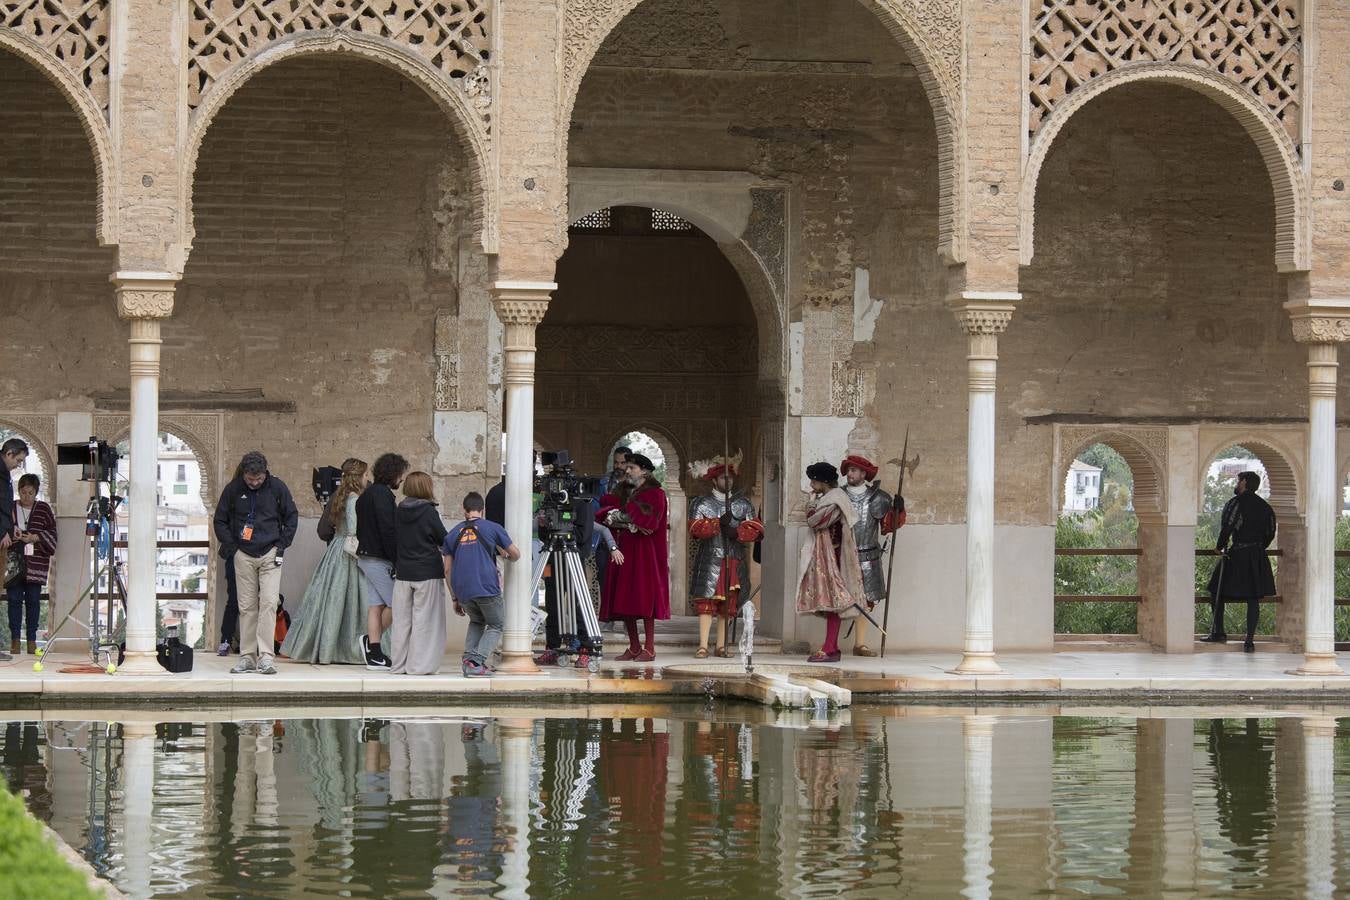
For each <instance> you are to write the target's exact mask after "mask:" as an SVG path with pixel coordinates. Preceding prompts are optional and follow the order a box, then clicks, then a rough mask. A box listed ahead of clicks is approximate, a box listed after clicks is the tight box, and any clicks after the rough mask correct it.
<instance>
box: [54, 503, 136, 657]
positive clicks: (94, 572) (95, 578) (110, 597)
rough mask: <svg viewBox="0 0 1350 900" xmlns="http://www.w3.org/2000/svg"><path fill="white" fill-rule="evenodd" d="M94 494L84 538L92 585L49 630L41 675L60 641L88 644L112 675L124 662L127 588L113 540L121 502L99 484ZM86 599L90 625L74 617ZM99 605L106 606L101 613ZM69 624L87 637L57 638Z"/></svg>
mask: <svg viewBox="0 0 1350 900" xmlns="http://www.w3.org/2000/svg"><path fill="white" fill-rule="evenodd" d="M91 491H92V496H91V497H90V498H89V508H88V510H87V513H86V525H85V534H86V535H88V537H89V545H90V546H89V550H90V552H89V560H90V580H89V584H88V585H87V586H86V587H85V588H84V590H83V591H81V592H80V596H78V597H76V598H75V602H74V603H72V604H71V606H70V609H69V610H68V611H67V612H66V614H65V615H64V616H63V617H62V618H61V621H60V622H58V623H57V624H56V626H55V627H50V628H48V629H47V634H48V635H50V637H48V639H47V643H46V645H44V646H43V648H42V652H41V653H39V654H38V657H37V660H36V661H35V662H34V663H33V669H34V670H35V671H38V672H40V671H42V662H43V660H45V659H46V658H47V653H48V652H49V651H50V650H51V649H52V646H53V645H54V644H56V643H57V642H58V641H84V640H87V641H88V642H89V656H90V658H91V659H93V661H94V662H95V663H96V664H98V665H99V666H101V667H104V668H105V669H106V671H107V672H108V673H109V674H112V673H113V672H115V671H117V664H118V662H120V661H121V660H120V657H121V648H120V646H119V643H120V642H119V641H118V632H119V631H120V630H121V629H123V628H125V627H126V618H127V588H126V585H125V584H124V583H123V581H122V574H121V572H119V571H118V569H117V554H116V552H115V550H114V538H115V537H116V534H117V508H118V506H119V505H120V504H121V501H122V498H121V497H119V496H118V495H117V494H114V493H112V492H111V489H110V491H109V495H108V496H104V495H103V492H102V491H101V490H100V483H99V482H97V481H95V482H93V483H92V485H91ZM105 579H106V580H105ZM86 598H88V600H89V621H88V622H81V621H80V620H79V619H78V618H76V617H75V612H76V610H78V609H79V608H80V603H81V602H83V601H84V600H85V599H86ZM100 603H102V604H103V608H102V609H100ZM70 621H74V622H75V623H76V624H77V625H83V626H84V627H85V629H86V631H87V632H88V637H87V638H83V637H78V636H76V637H57V633H58V632H60V630H61V629H62V627H64V626H65V624H66V622H70Z"/></svg>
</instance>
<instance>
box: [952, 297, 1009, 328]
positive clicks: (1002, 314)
mask: <svg viewBox="0 0 1350 900" xmlns="http://www.w3.org/2000/svg"><path fill="white" fill-rule="evenodd" d="M1021 299H1022V295H1021V294H1019V293H1017V292H1016V291H962V292H961V293H959V294H953V295H952V296H950V297H948V298H947V308H948V309H950V310H951V311H952V314H953V315H955V316H956V321H957V324H959V325H960V326H961V328H962V329H963V330H964V331H965V332H966V334H969V335H999V334H1002V333H1003V332H1005V331H1007V330H1008V323H1009V322H1011V321H1012V314H1013V311H1014V310H1015V309H1016V308H1017V302H1018V301H1019V300H1021Z"/></svg>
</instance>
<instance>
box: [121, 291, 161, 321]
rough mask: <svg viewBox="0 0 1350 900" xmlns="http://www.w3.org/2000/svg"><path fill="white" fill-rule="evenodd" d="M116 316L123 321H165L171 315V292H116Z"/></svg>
mask: <svg viewBox="0 0 1350 900" xmlns="http://www.w3.org/2000/svg"><path fill="white" fill-rule="evenodd" d="M117 315H118V316H119V317H121V318H123V319H167V318H168V317H169V316H171V315H173V290H172V289H169V290H122V291H118V292H117Z"/></svg>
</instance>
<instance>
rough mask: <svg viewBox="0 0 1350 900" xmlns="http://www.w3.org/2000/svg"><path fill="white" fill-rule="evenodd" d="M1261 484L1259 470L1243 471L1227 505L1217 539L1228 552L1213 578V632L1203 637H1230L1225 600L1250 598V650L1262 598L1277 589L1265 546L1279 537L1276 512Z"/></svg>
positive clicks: (1219, 546)
mask: <svg viewBox="0 0 1350 900" xmlns="http://www.w3.org/2000/svg"><path fill="white" fill-rule="evenodd" d="M1260 486H1261V476H1260V475H1258V474H1256V473H1255V472H1241V473H1239V474H1238V477H1237V483H1236V484H1234V485H1233V499H1232V500H1229V501H1228V502H1227V503H1226V504H1224V507H1223V513H1222V514H1221V516H1220V518H1219V539H1218V541H1216V542H1215V544H1214V549H1215V550H1218V551H1219V552H1221V553H1223V556H1222V557H1221V558H1220V559H1219V564H1218V565H1217V566H1215V567H1214V574H1213V575H1211V576H1210V579H1209V595H1210V598H1211V602H1212V609H1213V616H1214V618H1213V622H1212V624H1211V625H1210V628H1209V636H1208V637H1203V638H1201V640H1202V641H1204V642H1206V643H1209V644H1222V643H1223V642H1224V641H1226V640H1228V635H1227V634H1226V633H1225V632H1224V625H1223V601H1224V600H1246V601H1247V640H1246V642H1245V643H1244V644H1243V645H1242V649H1243V650H1244V651H1246V652H1247V653H1251V652H1253V651H1254V650H1255V649H1256V644H1255V642H1254V641H1253V638H1254V637H1255V636H1256V620H1257V617H1258V615H1259V614H1260V611H1261V606H1260V603H1261V598H1263V597H1270V596H1273V595H1274V593H1275V573H1274V572H1273V571H1272V570H1271V567H1270V557H1269V556H1268V555H1267V554H1266V548H1268V547H1269V546H1270V545H1271V542H1272V541H1274V540H1275V511H1274V510H1272V509H1271V508H1270V504H1269V503H1267V502H1266V501H1265V500H1262V499H1261V498H1260V497H1258V496H1256V489H1257V488H1258V487H1260Z"/></svg>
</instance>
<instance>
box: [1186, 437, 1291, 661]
mask: <svg viewBox="0 0 1350 900" xmlns="http://www.w3.org/2000/svg"><path fill="white" fill-rule="evenodd" d="M1223 444H1224V446H1222V447H1220V448H1218V449H1217V450H1211V452H1209V453H1207V454H1206V455H1205V457H1204V458H1203V460H1202V462H1203V471H1202V478H1201V481H1200V498H1199V506H1198V508H1197V516H1196V529H1195V547H1196V555H1197V559H1196V566H1195V587H1196V600H1197V602H1196V608H1195V630H1196V634H1198V635H1200V634H1207V633H1208V632H1209V629H1210V624H1211V622H1212V610H1211V606H1210V604H1209V603H1208V602H1202V601H1207V600H1208V597H1209V593H1208V584H1209V579H1210V576H1211V575H1212V574H1213V572H1214V569H1215V567H1216V566H1217V565H1218V563H1219V558H1218V556H1217V554H1216V553H1215V550H1214V545H1215V541H1216V540H1217V539H1218V536H1219V531H1220V528H1221V527H1222V525H1221V513H1222V512H1223V507H1224V504H1226V503H1227V502H1228V501H1229V500H1231V499H1232V497H1233V483H1234V481H1235V479H1236V476H1237V475H1238V474H1239V473H1240V472H1245V471H1251V472H1255V473H1256V474H1257V475H1258V476H1260V478H1261V487H1260V488H1259V489H1258V490H1257V495H1258V496H1260V497H1262V498H1264V499H1265V500H1266V501H1267V502H1269V503H1270V505H1271V508H1272V509H1273V510H1274V511H1275V521H1276V535H1275V542H1274V543H1273V544H1272V545H1271V547H1270V550H1271V560H1270V562H1271V567H1272V568H1273V569H1274V570H1275V590H1276V594H1275V596H1273V597H1268V598H1266V599H1265V600H1264V601H1263V602H1262V603H1261V609H1260V618H1259V619H1258V621H1257V627H1256V635H1257V637H1258V639H1261V638H1264V639H1266V640H1278V641H1280V642H1282V643H1285V644H1287V645H1289V646H1293V647H1297V646H1301V644H1302V642H1303V603H1304V596H1303V555H1304V553H1306V552H1307V548H1306V540H1305V526H1304V522H1303V516H1302V513H1301V511H1300V504H1299V500H1298V491H1297V483H1296V480H1295V475H1294V468H1293V465H1292V464H1291V460H1290V458H1289V457H1287V456H1286V455H1285V454H1284V452H1283V451H1282V450H1280V449H1279V448H1277V447H1276V446H1275V445H1274V444H1273V443H1272V442H1271V441H1270V440H1269V439H1265V440H1263V439H1261V438H1260V437H1259V436H1256V435H1252V436H1250V437H1244V438H1241V439H1240V441H1239V442H1233V443H1229V442H1228V441H1224V442H1223ZM1245 616H1246V604H1245V603H1238V602H1230V603H1227V604H1225V606H1224V624H1225V629H1226V631H1227V633H1228V634H1235V635H1240V634H1243V633H1244V631H1245V628H1246V622H1245Z"/></svg>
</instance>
